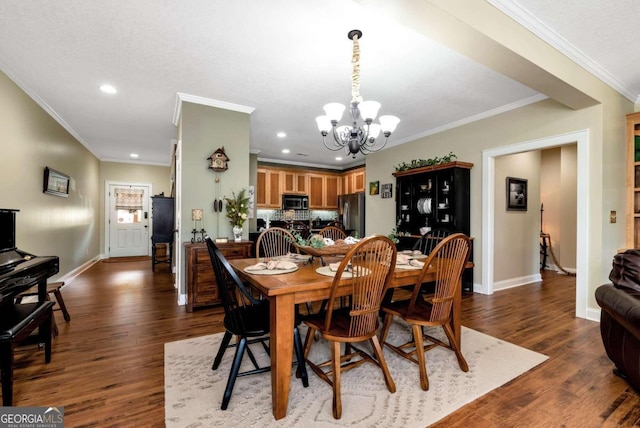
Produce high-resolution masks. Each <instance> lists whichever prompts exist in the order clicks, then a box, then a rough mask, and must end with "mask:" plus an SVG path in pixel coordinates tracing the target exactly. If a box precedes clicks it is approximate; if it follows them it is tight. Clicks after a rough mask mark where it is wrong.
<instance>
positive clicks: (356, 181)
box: [340, 168, 365, 195]
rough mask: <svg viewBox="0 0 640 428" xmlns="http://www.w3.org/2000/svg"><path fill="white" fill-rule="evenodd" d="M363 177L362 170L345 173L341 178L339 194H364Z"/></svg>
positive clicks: (363, 172) (363, 170) (363, 171)
mask: <svg viewBox="0 0 640 428" xmlns="http://www.w3.org/2000/svg"><path fill="white" fill-rule="evenodd" d="M364 175H365V169H364V168H358V169H353V170H350V171H347V172H345V173H344V174H343V175H342V177H341V182H342V186H340V187H341V188H340V194H341V195H348V194H351V193H358V192H364V188H365V186H364V178H365V177H364Z"/></svg>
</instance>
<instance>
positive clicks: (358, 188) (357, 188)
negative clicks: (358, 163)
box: [351, 170, 365, 193]
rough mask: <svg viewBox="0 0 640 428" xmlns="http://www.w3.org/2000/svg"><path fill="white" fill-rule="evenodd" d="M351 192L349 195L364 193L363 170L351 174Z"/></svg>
mask: <svg viewBox="0 0 640 428" xmlns="http://www.w3.org/2000/svg"><path fill="white" fill-rule="evenodd" d="M352 180H353V189H352V190H353V191H352V192H351V193H357V192H364V187H365V186H364V170H361V171H356V172H354V173H353V179H352Z"/></svg>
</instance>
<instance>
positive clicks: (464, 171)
mask: <svg viewBox="0 0 640 428" xmlns="http://www.w3.org/2000/svg"><path fill="white" fill-rule="evenodd" d="M472 167H473V164H471V163H468V162H449V163H446V164H440V165H435V166H426V167H421V168H414V169H410V170H406V171H399V172H395V173H394V174H393V175H394V176H395V177H396V192H397V193H396V195H397V197H396V224H397V228H398V231H399V232H405V233H407V232H408V233H409V234H410V235H413V236H416V237H418V236H420V235H423V233H421V228H425V227H428V228H431V229H432V230H433V229H445V230H449V231H451V232H462V233H465V234H466V235H469V234H470V229H471V224H470V223H471V219H470V206H471V205H470V170H471V168H472ZM422 230H423V231H424V230H425V229H422Z"/></svg>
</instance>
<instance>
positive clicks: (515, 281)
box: [493, 273, 542, 291]
mask: <svg viewBox="0 0 640 428" xmlns="http://www.w3.org/2000/svg"><path fill="white" fill-rule="evenodd" d="M540 281H542V275H540V274H539V273H536V274H533V275H526V276H521V277H518V278H510V279H505V280H502V281H496V282H494V283H493V291H500V290H506V289H508V288H514V287H520V286H522V285H527V284H531V283H532V282H540Z"/></svg>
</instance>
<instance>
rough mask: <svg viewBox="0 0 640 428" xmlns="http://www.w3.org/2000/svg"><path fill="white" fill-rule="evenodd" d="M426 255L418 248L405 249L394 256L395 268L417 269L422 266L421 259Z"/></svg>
mask: <svg viewBox="0 0 640 428" xmlns="http://www.w3.org/2000/svg"><path fill="white" fill-rule="evenodd" d="M426 258H427V256H426V255H425V254H422V253H421V252H420V251H418V250H405V251H403V252H401V253H398V255H397V256H396V269H407V270H419V269H422V267H423V266H424V262H422V261H420V260H421V259H426Z"/></svg>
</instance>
